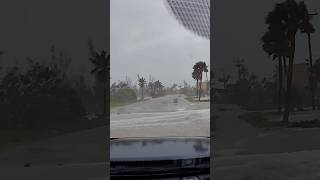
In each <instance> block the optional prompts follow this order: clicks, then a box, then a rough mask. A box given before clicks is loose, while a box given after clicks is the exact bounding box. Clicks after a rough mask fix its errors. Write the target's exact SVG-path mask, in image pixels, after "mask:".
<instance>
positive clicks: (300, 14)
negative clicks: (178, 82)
mask: <svg viewBox="0 0 320 180" xmlns="http://www.w3.org/2000/svg"><path fill="white" fill-rule="evenodd" d="M306 13H307V8H306V5H305V3H304V2H299V3H297V2H296V1H295V0H286V1H285V2H282V3H277V4H276V5H275V7H274V10H273V11H271V12H270V13H269V15H268V16H267V19H266V23H267V24H269V29H271V31H273V29H276V30H282V32H283V33H284V34H285V37H286V38H287V40H288V52H289V53H288V55H289V56H288V57H289V64H288V74H287V88H286V95H285V104H284V105H285V106H284V114H283V121H284V122H288V121H289V112H290V108H291V85H292V75H293V74H292V73H293V62H294V55H295V46H296V45H295V43H296V42H295V38H296V34H297V32H298V30H301V29H302V25H303V23H305V21H306V20H305V19H306V18H305V15H306Z"/></svg>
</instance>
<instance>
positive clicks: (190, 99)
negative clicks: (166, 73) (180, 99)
mask: <svg viewBox="0 0 320 180" xmlns="http://www.w3.org/2000/svg"><path fill="white" fill-rule="evenodd" d="M184 99H185V100H187V101H189V102H197V101H196V100H194V98H193V97H192V96H187V97H185V98H184Z"/></svg>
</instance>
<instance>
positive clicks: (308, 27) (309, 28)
mask: <svg viewBox="0 0 320 180" xmlns="http://www.w3.org/2000/svg"><path fill="white" fill-rule="evenodd" d="M306 13H307V14H306V15H305V18H306V19H305V21H304V23H303V24H302V30H301V32H302V33H305V34H307V38H308V52H309V59H308V63H309V67H310V68H309V69H310V78H309V79H310V80H309V82H310V83H309V86H310V90H311V103H312V109H313V110H315V109H316V108H315V99H314V96H315V90H316V83H315V78H314V72H313V71H312V69H313V68H312V66H313V62H312V61H313V60H312V47H311V33H314V32H315V29H314V27H313V25H312V24H311V23H310V20H311V15H316V14H309V13H308V12H306Z"/></svg>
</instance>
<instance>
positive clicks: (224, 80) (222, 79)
mask: <svg viewBox="0 0 320 180" xmlns="http://www.w3.org/2000/svg"><path fill="white" fill-rule="evenodd" d="M230 79H231V76H230V75H226V74H225V73H224V72H223V74H222V77H220V78H218V81H219V82H221V83H223V89H226V88H227V84H228V82H229V81H230Z"/></svg>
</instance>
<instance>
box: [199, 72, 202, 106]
mask: <svg viewBox="0 0 320 180" xmlns="http://www.w3.org/2000/svg"><path fill="white" fill-rule="evenodd" d="M201 85H202V72H201V74H200V87H199V101H200V98H201V91H202V90H201Z"/></svg>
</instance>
